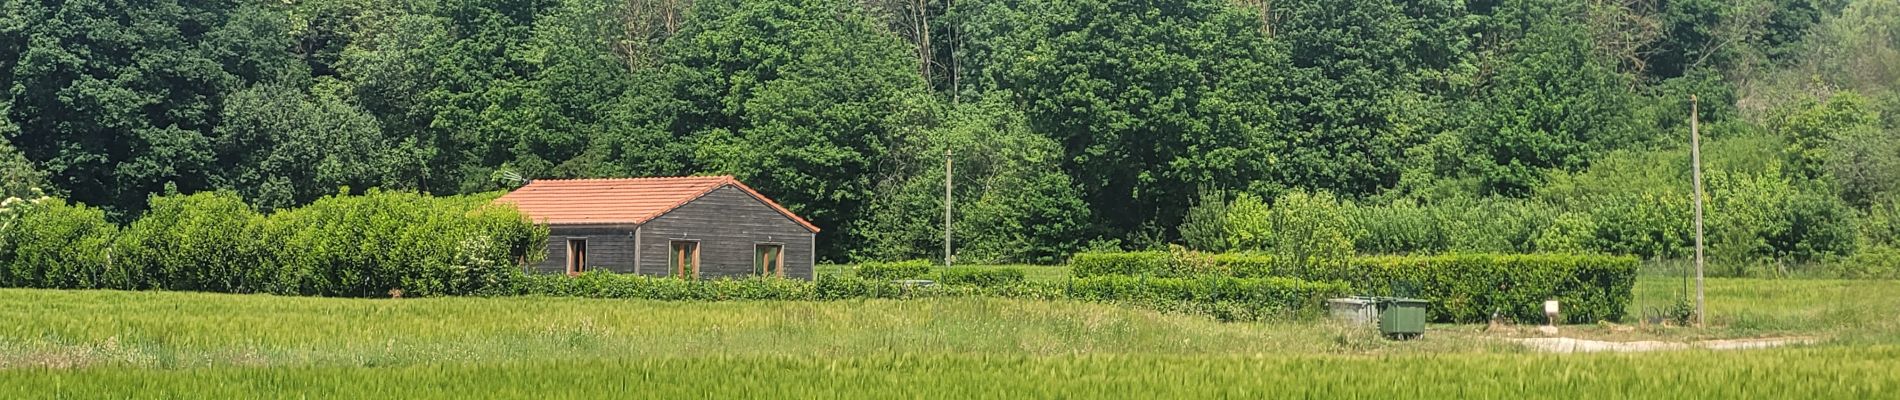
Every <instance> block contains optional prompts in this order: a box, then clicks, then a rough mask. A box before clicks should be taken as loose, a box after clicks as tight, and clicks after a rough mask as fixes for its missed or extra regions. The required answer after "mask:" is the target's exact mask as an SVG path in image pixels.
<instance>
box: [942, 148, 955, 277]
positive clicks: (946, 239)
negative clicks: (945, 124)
mask: <svg viewBox="0 0 1900 400" xmlns="http://www.w3.org/2000/svg"><path fill="white" fill-rule="evenodd" d="M950 163H951V161H950V149H949V148H948V147H946V148H944V149H943V267H944V268H950V262H951V259H952V258H955V256H952V255H951V253H950V201H951V200H950V199H951V197H950V176H951V174H952V173H953V172H954V170H952V169H951V168H950Z"/></svg>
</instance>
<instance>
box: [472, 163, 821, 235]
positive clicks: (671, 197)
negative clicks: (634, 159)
mask: <svg viewBox="0 0 1900 400" xmlns="http://www.w3.org/2000/svg"><path fill="white" fill-rule="evenodd" d="M728 185H730V186H732V187H735V188H738V189H739V190H742V191H745V192H746V194H749V195H752V197H753V198H756V199H759V202H760V203H765V205H766V206H768V207H772V209H773V210H777V211H778V212H779V213H780V214H785V217H786V218H790V219H791V220H792V222H797V223H798V224H799V225H803V226H804V227H805V229H809V230H811V231H812V232H814V233H815V232H818V227H817V226H816V225H812V224H811V222H807V221H805V219H804V218H799V217H798V215H797V214H792V211H791V210H786V209H785V207H781V206H779V205H778V203H774V202H772V199H768V198H765V196H764V195H760V194H759V192H758V191H755V190H752V188H751V187H747V186H746V185H745V184H744V183H739V180H738V179H733V177H731V176H682V177H661V178H620V179H542V180H535V181H533V182H529V183H528V185H527V186H522V187H521V188H520V189H515V191H513V192H509V193H508V194H506V195H503V196H501V198H499V199H495V202H496V203H513V204H514V205H515V208H518V209H520V210H521V212H522V213H524V214H528V217H529V218H531V219H534V221H535V222H540V223H545V224H549V225H565V224H644V223H646V222H647V221H651V220H653V219H654V218H657V217H659V216H661V215H665V214H666V213H667V212H670V211H673V209H676V208H679V207H680V206H683V205H686V203H689V202H692V201H693V200H694V199H698V198H699V197H700V196H704V195H706V193H711V192H712V191H713V190H714V189H718V188H721V187H726V186H728Z"/></svg>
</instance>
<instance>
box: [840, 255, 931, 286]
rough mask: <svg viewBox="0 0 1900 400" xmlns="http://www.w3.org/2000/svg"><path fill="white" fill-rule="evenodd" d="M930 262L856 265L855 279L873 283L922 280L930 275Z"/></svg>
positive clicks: (912, 261)
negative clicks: (872, 281) (868, 280)
mask: <svg viewBox="0 0 1900 400" xmlns="http://www.w3.org/2000/svg"><path fill="white" fill-rule="evenodd" d="M932 265H934V264H931V263H930V260H909V261H898V262H870V263H863V264H858V267H857V268H858V272H857V277H859V278H864V279H870V280H875V281H890V280H900V279H923V278H924V277H925V276H926V275H930V268H931V266H932Z"/></svg>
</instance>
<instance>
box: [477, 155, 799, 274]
mask: <svg viewBox="0 0 1900 400" xmlns="http://www.w3.org/2000/svg"><path fill="white" fill-rule="evenodd" d="M495 202H497V203H512V204H514V205H515V207H517V208H519V209H520V210H521V211H522V212H523V213H525V214H527V215H528V217H529V218H530V219H533V220H534V221H535V222H537V223H542V224H547V226H548V229H549V235H548V257H547V259H546V260H544V261H542V262H541V263H540V264H537V265H533V266H530V267H529V272H542V273H569V274H577V273H581V272H585V271H596V270H601V271H612V272H615V273H624V274H641V275H651V276H677V277H691V278H718V277H743V276H752V275H772V276H781V277H786V278H799V279H811V278H812V264H813V263H814V258H813V257H814V254H815V250H816V248H815V246H816V239H817V235H818V227H817V226H814V225H812V224H811V223H810V222H806V221H805V219H803V218H799V217H798V215H795V214H792V212H791V211H790V210H786V209H785V207H781V206H779V205H778V203H774V202H772V199H769V198H766V197H765V196H764V195H761V194H759V192H758V191H755V190H752V188H750V187H747V186H746V185H745V184H744V183H740V182H739V181H738V180H736V179H733V178H732V177H730V176H704V177H700V176H694V177H665V178H629V179H565V180H536V181H533V182H530V183H528V185H527V186H523V187H521V188H520V189H516V190H515V191H514V192H511V193H508V194H507V195H504V196H502V197H501V198H500V199H496V200H495Z"/></svg>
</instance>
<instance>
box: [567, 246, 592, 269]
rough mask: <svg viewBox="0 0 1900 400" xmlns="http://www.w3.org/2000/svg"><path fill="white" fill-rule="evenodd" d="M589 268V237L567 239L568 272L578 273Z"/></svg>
mask: <svg viewBox="0 0 1900 400" xmlns="http://www.w3.org/2000/svg"><path fill="white" fill-rule="evenodd" d="M586 270H587V239H568V240H567V274H568V275H576V274H580V273H581V272H586Z"/></svg>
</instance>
